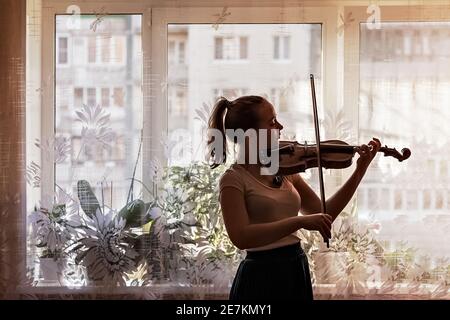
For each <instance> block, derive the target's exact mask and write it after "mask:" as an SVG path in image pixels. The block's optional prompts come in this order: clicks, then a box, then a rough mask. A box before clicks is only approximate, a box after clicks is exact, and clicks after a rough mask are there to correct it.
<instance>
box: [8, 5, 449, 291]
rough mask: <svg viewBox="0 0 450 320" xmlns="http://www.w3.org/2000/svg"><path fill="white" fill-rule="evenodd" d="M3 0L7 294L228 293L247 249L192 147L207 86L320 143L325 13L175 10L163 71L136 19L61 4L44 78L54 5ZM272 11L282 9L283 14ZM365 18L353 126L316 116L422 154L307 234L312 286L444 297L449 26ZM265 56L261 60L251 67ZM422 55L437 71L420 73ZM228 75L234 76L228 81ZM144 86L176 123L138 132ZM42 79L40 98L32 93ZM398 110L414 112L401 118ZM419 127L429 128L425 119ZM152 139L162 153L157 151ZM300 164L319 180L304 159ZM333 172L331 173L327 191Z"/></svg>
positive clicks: (338, 133)
mask: <svg viewBox="0 0 450 320" xmlns="http://www.w3.org/2000/svg"><path fill="white" fill-rule="evenodd" d="M4 3H5V8H4V9H3V8H2V10H1V11H0V26H1V27H2V30H3V31H4V32H2V33H1V36H0V37H1V41H0V57H1V58H0V65H1V70H2V74H1V75H0V92H1V95H0V99H1V100H0V102H1V109H0V113H1V116H0V123H1V126H0V182H1V183H0V188H1V189H0V205H1V206H0V219H1V220H0V226H1V233H0V253H1V256H0V295H1V298H16V297H20V298H55V297H57V298H63V299H66V298H67V299H73V298H94V299H102V298H115V297H121V298H139V299H171V298H180V297H181V298H189V299H190V298H201V299H208V298H211V299H216V298H221V299H226V298H227V296H228V292H229V289H230V285H231V281H232V279H233V277H234V274H235V271H236V268H237V266H238V264H239V262H240V260H241V259H242V258H243V256H244V255H245V252H242V251H239V250H237V249H236V248H235V247H234V246H233V245H232V243H231V242H230V240H229V239H228V237H227V234H226V230H225V227H224V224H223V221H222V217H221V212H220V206H219V203H218V191H217V185H218V179H219V178H220V176H221V174H222V173H223V172H224V170H225V169H226V167H220V168H218V169H215V170H210V169H209V167H208V165H207V164H206V163H205V162H204V159H203V158H202V154H203V152H204V150H203V149H202V148H203V142H204V141H202V137H204V136H205V130H206V127H207V119H208V117H209V114H210V112H211V109H212V105H213V103H214V99H215V98H217V97H218V96H221V95H223V96H226V97H227V98H229V99H234V98H236V97H238V96H240V95H245V94H250V93H253V94H261V95H264V96H265V97H266V98H267V99H269V100H270V101H271V102H272V103H273V104H274V106H275V107H276V109H277V113H278V114H279V118H280V119H281V121H282V122H283V123H284V124H287V125H286V130H285V132H284V134H285V135H284V138H286V139H295V138H297V139H302V140H305V139H306V140H309V141H313V140H314V130H313V127H312V123H311V121H310V120H309V119H310V118H309V117H308V115H309V114H310V106H309V104H308V103H309V101H310V96H309V94H310V93H309V87H308V82H307V79H308V77H307V76H308V75H309V73H314V74H315V75H316V76H317V78H316V79H317V83H318V85H317V89H318V99H319V105H321V104H322V96H323V95H324V93H323V92H322V90H323V87H322V82H323V81H324V76H323V72H322V67H323V66H322V59H323V54H324V51H323V50H324V48H322V45H321V44H322V40H323V39H322V31H323V30H322V26H321V25H320V24H317V23H304V24H295V23H287V22H286V23H281V24H275V23H273V24H270V23H265V24H263V23H261V24H258V25H246V24H245V21H242V23H235V22H234V23H229V24H227V22H228V20H227V19H229V18H230V17H233V14H234V13H235V12H236V10H238V9H236V8H229V7H219V6H218V7H217V10H215V11H214V14H212V15H211V17H210V19H211V21H212V22H211V24H195V23H192V24H188V23H185V24H177V23H173V24H169V25H168V26H167V34H164V35H160V36H164V37H166V38H164V39H165V40H166V43H164V45H165V46H166V51H163V52H164V53H165V55H166V56H165V57H164V58H165V59H167V77H165V76H166V75H164V76H161V75H158V74H155V73H154V72H153V71H152V70H153V68H154V67H155V66H154V65H152V63H153V61H152V59H151V58H148V57H147V58H146V57H145V56H144V54H143V50H142V42H143V36H144V34H145V32H144V31H143V28H147V26H146V25H145V24H144V20H143V17H142V16H141V15H139V14H125V13H123V14H109V13H108V12H107V11H106V10H105V9H104V8H102V7H100V8H98V10H94V12H92V11H90V12H88V13H87V14H82V15H80V16H77V14H78V13H80V12H78V11H77V10H78V9H77V8H78V7H77V6H73V7H71V8H67V10H68V11H67V12H68V13H71V14H69V15H65V14H57V15H56V16H55V17H54V23H55V34H54V38H53V39H51V42H52V43H53V46H54V51H53V53H54V61H53V60H52V63H53V65H52V70H53V69H54V71H55V78H54V79H53V83H49V82H48V81H47V77H48V74H46V72H49V71H48V70H47V69H41V67H42V65H41V61H42V60H43V59H45V57H42V56H41V55H44V54H48V53H49V52H50V51H48V50H47V49H46V48H45V47H42V46H44V45H45V43H44V42H43V38H44V37H43V34H42V30H43V24H44V22H43V19H48V17H45V15H44V13H43V4H42V1H41V0H32V1H27V2H25V1H24V0H23V1H22V0H21V1H12V0H7V1H4ZM336 4H339V1H336ZM279 5H280V6H281V7H282V6H283V4H282V3H280V4H279ZM370 5H371V4H370V3H367V4H364V3H363V2H361V7H363V8H366V6H370ZM406 5H407V4H405V6H406ZM300 9H301V12H302V14H303V16H302V15H299V17H302V18H304V9H303V7H300ZM372 9H373V10H375V9H376V8H375V9H374V8H373V7H372ZM386 10H387V9H386ZM342 12H343V11H339V10H338V9H337V7H336V16H337V17H338V19H337V21H336V24H337V25H336V30H335V31H336V35H335V36H336V38H337V39H338V40H339V41H341V40H343V37H344V36H345V34H346V32H348V30H349V28H352V26H353V27H354V25H353V24H355V23H356V22H355V18H354V17H353V16H352V14H353V13H352V12H349V13H348V12H347V13H346V14H343V13H342ZM276 18H277V19H278V20H277V21H278V22H284V20H283V19H284V17H283V15H282V14H280V15H279V16H278V15H277V16H276ZM275 20H276V19H274V21H275ZM49 21H50V20H46V22H45V23H49ZM358 29H359V34H360V36H361V38H360V39H361V40H360V48H359V50H360V52H359V53H360V60H359V61H360V62H359V63H360V68H359V71H360V73H359V81H360V88H359V97H358V98H359V104H358V110H359V111H358V112H359V115H358V117H359V119H358V124H355V123H353V122H352V121H351V120H349V119H350V118H351V117H352V116H353V115H350V114H348V113H346V112H345V111H344V110H345V109H342V108H338V107H337V106H328V107H327V108H324V110H322V111H321V115H320V118H321V129H322V132H323V137H324V139H336V138H337V139H341V140H345V141H347V142H349V143H352V144H357V143H365V142H367V141H368V139H370V138H371V137H372V136H378V137H381V138H382V141H383V142H384V141H389V144H392V145H393V146H397V144H398V146H403V145H405V146H409V147H410V148H411V149H412V151H413V157H414V156H415V154H416V153H417V154H420V156H417V157H416V158H414V159H411V162H408V163H407V164H406V165H403V164H402V165H397V164H392V161H391V160H387V159H381V157H379V158H380V159H377V160H376V161H375V162H374V165H373V167H372V168H371V169H370V170H369V172H368V174H367V176H366V177H365V178H364V180H363V182H362V184H361V186H360V189H359V192H358V195H357V196H356V197H355V198H354V199H353V200H352V201H351V203H350V204H349V205H348V206H347V208H346V209H345V211H344V212H343V213H342V214H341V215H340V218H339V219H338V220H336V222H335V223H334V225H333V236H332V241H331V243H330V248H329V249H328V250H326V249H325V248H324V246H323V242H322V240H321V237H320V235H319V234H318V233H315V232H306V231H304V230H302V246H303V248H304V250H305V252H306V253H307V255H308V259H309V262H310V266H311V276H312V279H313V285H314V293H315V298H316V299H330V298H334V299H342V298H344V299H366V298H369V299H385V298H395V299H397V298H417V299H423V298H431V299H448V298H450V295H449V279H450V265H449V261H448V254H449V247H448V245H447V244H446V243H447V242H446V241H443V243H441V247H439V248H438V247H437V246H435V245H432V244H430V243H432V242H433V241H436V238H437V236H436V234H438V235H439V237H441V239H444V240H445V239H448V236H446V233H445V231H446V228H447V229H448V220H447V218H446V214H448V212H449V208H450V202H449V198H450V194H449V191H448V181H449V173H448V165H449V162H448V160H449V159H448V157H447V156H445V155H443V156H440V157H439V159H437V160H436V159H433V157H432V156H431V154H427V153H426V152H425V151H424V150H423V148H424V146H428V147H430V148H435V149H436V150H439V147H442V145H443V144H445V141H446V140H445V139H444V140H443V141H441V140H442V139H443V138H442V139H438V137H446V136H448V130H447V131H446V129H445V121H444V120H445V119H448V118H449V113H448V111H447V110H446V109H444V108H439V105H443V104H445V103H446V102H448V99H449V96H448V94H447V93H446V88H447V87H446V85H447V84H448V79H447V77H448V76H447V75H445V74H441V73H439V69H445V68H442V66H448V64H449V63H450V61H449V57H450V52H449V51H448V47H445V46H442V47H440V48H436V44H434V42H435V43H442V42H444V38H445V37H444V36H443V35H446V34H447V33H448V30H450V27H449V25H448V23H447V24H445V23H444V24H440V25H436V24H429V25H426V24H421V23H417V24H414V23H410V24H403V25H401V24H400V25H395V24H388V23H387V24H383V23H381V28H380V29H375V30H373V29H372V28H368V27H367V25H365V24H361V26H360V27H358ZM147 34H148V33H147ZM392 39H396V40H397V41H394V40H392ZM25 40H27V42H25ZM255 43H258V44H259V45H260V47H259V49H260V50H259V51H258V50H255V49H254V48H255V47H254V45H255ZM343 43H345V42H343ZM25 47H27V50H28V51H27V52H26V53H25ZM304 48H309V49H308V50H304ZM255 52H257V53H258V54H255ZM300 53H301V54H300ZM338 54H341V53H338ZM25 61H26V62H27V63H25ZM252 65H253V67H252ZM255 66H256V67H255ZM293 66H295V68H294V67H293ZM418 66H419V67H418ZM424 66H425V67H424ZM416 67H417V68H416ZM252 68H253V69H252ZM261 68H263V69H264V68H265V70H269V71H268V72H267V74H263V73H261V72H259V71H256V70H261ZM395 68H398V69H395ZM415 68H416V69H415ZM427 68H428V69H430V68H435V71H436V73H439V74H438V75H437V76H432V75H430V74H427V73H426V72H425V71H424V72H419V71H420V70H424V69H427ZM242 70H244V71H245V72H242ZM417 70H419V71H417ZM237 71H239V72H240V74H241V77H242V79H243V80H245V85H244V84H243V82H239V80H240V79H237V80H236V81H235V82H232V81H231V80H228V81H224V77H225V78H226V79H231V78H232V75H233V74H234V73H235V72H237ZM414 71H415V72H414ZM25 74H27V79H26V82H25ZM411 74H412V75H411ZM198 75H201V77H199V76H198ZM247 77H248V78H247ZM251 79H258V81H250V80H251ZM53 85H54V91H51V90H50V91H49V87H52V86H53ZM146 86H148V87H152V90H158V92H159V94H161V95H163V96H165V97H167V101H166V102H167V110H166V111H167V122H168V123H167V129H168V131H169V136H165V135H161V136H157V137H155V135H153V136H151V135H150V134H149V131H148V128H149V125H150V124H149V120H148V119H147V118H146V117H145V116H146V115H148V113H146V112H147V111H148V110H147V111H146V108H147V107H148V102H149V101H153V100H152V99H153V98H154V97H153V96H150V97H148V96H146V95H145V94H144V93H145V92H146V91H145V87H146ZM48 92H52V94H51V101H52V103H51V106H49V105H47V102H48V101H49V100H46V99H43V97H47V96H48ZM153 92H154V91H153ZM305 101H308V103H306V102H305ZM405 105H408V106H411V109H406V107H404V109H402V107H400V106H405ZM299 108H300V110H299ZM427 108H429V109H427ZM428 111H430V112H428ZM431 111H433V112H431ZM48 112H50V113H52V114H53V116H52V117H49V116H48ZM150 114H151V113H150ZM399 114H400V115H402V117H403V118H406V119H408V120H409V121H405V122H404V123H402V122H400V121H397V120H398V119H397V118H396V117H399V118H401V117H400V116H399ZM430 114H434V115H430ZM49 119H50V120H51V122H48V121H49ZM419 120H420V121H422V124H420V123H419ZM407 122H408V123H409V122H411V123H415V127H414V126H412V125H411V126H410V125H406V123H407ZM49 123H50V124H49ZM399 123H400V124H401V125H400V124H399ZM423 123H425V124H435V125H434V129H432V130H431V131H429V132H427V131H426V130H427V129H426V128H425V127H426V125H423ZM438 124H439V125H438ZM421 125H422V126H421ZM415 128H421V131H422V132H419V133H418V134H415V131H414V129H415ZM419 131H420V130H419ZM424 132H427V133H428V136H427V137H428V139H427V137H425V136H423V135H424V134H423V133H424ZM355 133H356V135H355ZM152 134H154V132H152ZM158 134H160V133H158ZM186 137H190V139H188V140H189V141H188V142H186V141H187V140H183V138H186ZM430 137H435V139H434V138H430ZM149 140H151V143H150V144H149V142H148V141H149ZM366 140H367V141H366ZM180 141H183V144H182V145H181V146H180V143H179V142H180ZM149 145H150V146H151V147H152V148H148V146H149ZM156 145H157V146H156ZM421 148H422V149H421ZM150 149H151V150H150ZM156 149H158V150H160V151H161V153H162V154H163V155H164V157H165V158H166V159H167V161H166V162H165V163H162V162H161V161H160V158H158V157H153V156H152V152H153V151H155V150H156ZM433 150H434V149H433ZM149 155H150V156H149ZM186 159H188V160H186ZM49 172H51V174H50V173H49ZM303 177H304V178H305V180H307V181H308V183H310V184H311V185H312V186H313V187H314V188H316V189H317V173H316V172H315V171H311V172H307V173H305V174H303ZM344 177H345V174H343V173H342V172H338V171H330V170H327V171H326V172H325V179H326V181H327V194H330V193H332V192H333V191H334V190H335V189H336V188H337V187H338V186H339V185H340V184H341V183H342V182H343V181H344ZM400 177H402V178H401V179H400ZM438 178H440V179H438ZM399 181H400V182H399ZM387 199H388V200H387ZM408 212H409V213H410V216H409V217H408V216H407V213H408ZM412 218H413V219H412ZM394 226H395V227H397V228H400V229H402V230H403V231H404V232H401V231H402V230H398V229H397V228H394ZM424 226H425V227H424ZM427 228H429V229H427ZM430 229H432V230H434V231H432V230H430ZM433 232H434V233H435V235H433ZM415 235H418V236H415ZM446 237H447V238H446ZM449 243H450V242H449Z"/></svg>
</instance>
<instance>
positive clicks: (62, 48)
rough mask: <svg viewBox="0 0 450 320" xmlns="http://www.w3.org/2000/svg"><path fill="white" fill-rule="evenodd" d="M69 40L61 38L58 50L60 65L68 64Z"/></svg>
mask: <svg viewBox="0 0 450 320" xmlns="http://www.w3.org/2000/svg"><path fill="white" fill-rule="evenodd" d="M67 50H68V48H67V38H66V37H60V38H59V48H58V63H61V64H64V63H67V59H68V58H67V54H68V52H67Z"/></svg>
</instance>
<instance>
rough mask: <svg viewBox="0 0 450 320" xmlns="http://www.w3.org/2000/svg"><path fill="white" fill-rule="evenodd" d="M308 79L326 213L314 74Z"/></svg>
mask: <svg viewBox="0 0 450 320" xmlns="http://www.w3.org/2000/svg"><path fill="white" fill-rule="evenodd" d="M309 80H310V82H311V97H312V106H313V113H314V128H315V131H316V152H317V168H318V169H319V184H320V206H321V211H322V213H324V214H326V213H327V211H326V210H327V208H326V203H325V188H324V184H323V172H322V160H321V159H322V158H321V155H320V131H319V116H318V114H317V102H316V89H315V86H314V75H313V74H310V75H309ZM324 241H325V242H326V244H327V248H329V247H330V242H329V239H327V238H324Z"/></svg>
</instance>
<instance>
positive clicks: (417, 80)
mask: <svg viewBox="0 0 450 320" xmlns="http://www.w3.org/2000/svg"><path fill="white" fill-rule="evenodd" d="M360 32H361V35H360V39H361V43H360V99H359V100H360V104H359V135H360V143H367V142H368V141H370V139H372V137H378V138H380V140H381V141H382V143H383V145H384V144H386V145H388V146H389V147H396V148H397V150H401V149H402V148H403V147H408V148H410V149H411V151H412V155H411V158H409V159H408V160H407V161H406V162H407V163H406V162H403V163H398V162H397V161H395V159H393V158H390V157H388V158H387V157H377V158H376V160H374V161H375V166H373V167H372V166H371V167H369V169H368V171H367V174H366V177H365V178H364V179H365V182H364V184H365V185H368V186H371V187H372V188H378V189H380V188H388V189H389V190H392V189H393V188H399V187H401V188H402V190H396V191H395V194H394V201H395V202H394V206H393V208H392V209H389V208H387V207H384V210H380V211H379V212H378V213H377V215H376V219H377V220H379V221H380V222H381V224H383V226H386V227H383V228H382V230H381V232H380V234H379V235H378V236H379V238H380V239H381V240H386V241H391V243H397V242H400V241H403V242H407V243H408V246H409V247H411V248H416V249H417V253H416V255H417V256H419V255H428V256H430V257H431V258H436V257H437V256H439V255H442V253H445V252H447V253H448V252H449V250H450V235H449V233H448V232H444V230H445V228H443V227H442V226H443V225H446V224H448V223H447V222H446V221H447V220H445V219H444V217H445V216H448V214H449V209H448V207H446V205H445V202H447V201H448V200H446V199H445V198H444V195H445V192H444V190H445V189H446V188H448V187H449V186H450V181H449V176H448V173H447V170H448V169H447V163H448V161H449V160H450V153H449V152H442V150H444V149H445V148H446V147H447V145H448V137H450V129H449V128H450V127H449V126H448V119H449V118H450V108H449V107H448V106H449V104H450V91H449V90H448V88H449V87H450V78H449V75H448V70H450V46H449V41H448V35H449V33H450V23H448V22H395V23H394V22H392V23H387V22H383V23H382V24H381V28H379V29H372V30H370V29H368V27H367V24H365V23H363V24H361V26H360ZM388 177H389V178H388ZM366 179H367V180H366ZM442 186H443V188H444V190H443V189H442ZM402 192H403V194H402ZM402 198H403V199H402ZM380 201H383V199H380ZM368 213H369V212H367V211H364V210H361V211H360V212H359V214H362V215H365V214H366V215H367V214H368ZM400 217H405V218H401V219H400ZM391 226H392V227H391ZM394 226H395V227H394ZM399 230H401V232H400V233H399V232H398V231H399ZM418 234H420V237H419V236H417V235H418ZM436 243H439V246H436V245H435V244H436ZM394 249H395V248H394Z"/></svg>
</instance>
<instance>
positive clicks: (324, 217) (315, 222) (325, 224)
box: [300, 213, 333, 239]
mask: <svg viewBox="0 0 450 320" xmlns="http://www.w3.org/2000/svg"><path fill="white" fill-rule="evenodd" d="M300 219H301V225H302V226H301V228H303V229H307V230H316V231H319V232H320V234H321V235H322V237H323V238H324V239H330V238H331V224H332V222H333V218H332V217H331V216H330V215H329V214H324V213H315V214H308V215H305V216H300Z"/></svg>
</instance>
